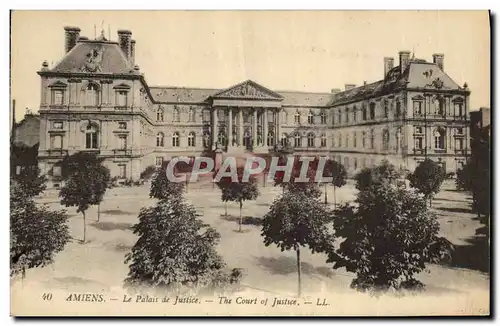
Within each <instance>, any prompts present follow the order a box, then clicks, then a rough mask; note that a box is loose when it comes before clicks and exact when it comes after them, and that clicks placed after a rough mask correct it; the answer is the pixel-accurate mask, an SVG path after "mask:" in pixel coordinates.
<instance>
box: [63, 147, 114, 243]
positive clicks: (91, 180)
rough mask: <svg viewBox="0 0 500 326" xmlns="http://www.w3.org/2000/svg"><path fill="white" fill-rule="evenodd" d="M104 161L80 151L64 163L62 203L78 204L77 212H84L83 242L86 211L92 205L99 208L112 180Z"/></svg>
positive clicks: (85, 228) (68, 205) (66, 204)
mask: <svg viewBox="0 0 500 326" xmlns="http://www.w3.org/2000/svg"><path fill="white" fill-rule="evenodd" d="M102 162H103V159H101V158H97V156H96V155H95V154H90V153H82V152H78V153H76V154H74V155H72V156H70V157H68V158H66V159H65V160H63V163H62V175H63V178H64V179H65V180H66V182H65V184H64V186H63V187H62V189H61V191H60V192H59V197H61V204H62V205H65V206H66V207H71V206H76V207H77V210H76V212H77V213H82V215H83V240H82V241H83V242H85V239H86V230H87V227H86V215H85V212H86V211H87V210H88V208H89V207H90V206H91V205H98V210H99V205H100V203H101V201H102V199H103V197H104V194H105V192H106V189H107V187H108V183H109V180H110V173H109V170H108V168H106V167H105V166H104V165H102ZM98 214H99V212H98ZM98 221H99V217H98Z"/></svg>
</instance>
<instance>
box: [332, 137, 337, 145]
mask: <svg viewBox="0 0 500 326" xmlns="http://www.w3.org/2000/svg"><path fill="white" fill-rule="evenodd" d="M336 146H337V144H336V143H335V135H332V147H333V148H335V147H336Z"/></svg>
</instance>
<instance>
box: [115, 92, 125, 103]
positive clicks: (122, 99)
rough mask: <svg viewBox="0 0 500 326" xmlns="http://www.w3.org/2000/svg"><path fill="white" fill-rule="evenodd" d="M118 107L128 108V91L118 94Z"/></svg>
mask: <svg viewBox="0 0 500 326" xmlns="http://www.w3.org/2000/svg"><path fill="white" fill-rule="evenodd" d="M116 105H117V106H127V91H118V92H116Z"/></svg>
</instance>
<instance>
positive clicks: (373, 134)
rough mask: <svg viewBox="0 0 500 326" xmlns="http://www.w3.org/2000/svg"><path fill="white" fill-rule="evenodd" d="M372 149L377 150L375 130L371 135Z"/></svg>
mask: <svg viewBox="0 0 500 326" xmlns="http://www.w3.org/2000/svg"><path fill="white" fill-rule="evenodd" d="M370 148H371V149H374V148H375V130H373V129H372V130H371V133H370Z"/></svg>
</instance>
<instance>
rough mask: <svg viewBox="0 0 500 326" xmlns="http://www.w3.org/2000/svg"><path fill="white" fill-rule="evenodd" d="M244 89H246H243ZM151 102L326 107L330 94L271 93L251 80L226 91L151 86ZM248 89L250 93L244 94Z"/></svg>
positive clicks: (330, 97)
mask: <svg viewBox="0 0 500 326" xmlns="http://www.w3.org/2000/svg"><path fill="white" fill-rule="evenodd" d="M244 87H248V88H245V89H243V88H244ZM149 89H150V92H151V95H152V97H153V100H154V101H156V102H162V103H203V102H206V101H208V100H209V99H210V98H224V97H234V98H242V99H245V98H250V99H266V100H275V101H281V103H282V105H284V106H288V105H289V106H326V105H328V104H329V103H330V102H331V101H332V97H333V94H331V93H312V92H294V91H272V90H270V89H268V88H266V87H264V86H262V85H260V84H258V83H256V82H254V81H252V80H247V81H244V82H242V83H239V84H236V85H234V86H231V87H229V88H226V89H213V88H188V87H161V86H151V87H150V88H149ZM248 89H250V90H251V91H250V93H249V94H247V93H246V92H247V91H248Z"/></svg>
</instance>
